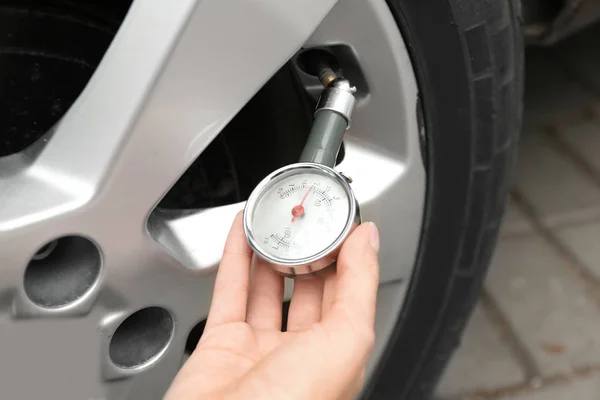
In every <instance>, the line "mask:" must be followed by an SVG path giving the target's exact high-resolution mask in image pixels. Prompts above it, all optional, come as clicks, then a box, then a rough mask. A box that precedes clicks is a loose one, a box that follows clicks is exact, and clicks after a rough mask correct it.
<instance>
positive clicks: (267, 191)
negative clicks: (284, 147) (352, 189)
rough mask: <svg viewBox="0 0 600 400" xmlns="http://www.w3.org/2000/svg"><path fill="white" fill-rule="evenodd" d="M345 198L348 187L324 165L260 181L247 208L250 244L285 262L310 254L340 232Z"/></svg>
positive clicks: (343, 224)
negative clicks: (257, 191) (253, 243)
mask: <svg viewBox="0 0 600 400" xmlns="http://www.w3.org/2000/svg"><path fill="white" fill-rule="evenodd" d="M350 204H351V199H350V195H349V193H348V189H347V188H346V187H345V186H344V185H342V183H341V182H339V180H338V179H336V177H334V176H332V175H331V174H329V173H327V172H326V171H322V170H319V169H317V168H314V169H313V168H299V169H297V170H296V169H291V170H289V171H285V172H283V173H282V174H281V175H279V176H277V177H276V178H274V179H272V180H270V181H269V182H268V183H267V184H266V185H265V186H264V187H263V189H262V190H261V192H260V193H259V194H258V197H257V198H256V201H255V203H254V206H253V207H252V209H251V210H248V211H249V212H250V213H251V214H250V221H251V225H252V234H253V236H254V239H255V246H258V247H259V250H260V252H261V253H263V254H264V255H267V256H270V257H271V258H274V259H280V260H284V261H285V262H294V261H295V260H303V259H307V258H310V257H314V256H315V255H317V254H319V253H321V252H323V251H325V250H327V249H328V248H329V247H330V246H331V245H332V244H333V243H335V242H336V240H337V239H338V238H339V236H340V235H341V234H343V233H344V230H345V228H346V226H347V224H348V220H349V214H350V208H351V206H350ZM248 211H247V212H248Z"/></svg>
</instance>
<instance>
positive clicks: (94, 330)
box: [0, 0, 425, 399]
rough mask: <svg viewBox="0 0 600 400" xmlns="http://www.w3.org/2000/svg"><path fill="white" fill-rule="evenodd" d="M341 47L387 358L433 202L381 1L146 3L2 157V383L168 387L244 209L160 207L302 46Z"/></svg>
mask: <svg viewBox="0 0 600 400" xmlns="http://www.w3.org/2000/svg"><path fill="white" fill-rule="evenodd" d="M339 43H343V44H347V45H349V46H350V47H351V48H352V49H353V51H354V52H355V54H356V57H357V59H358V61H359V64H360V66H361V68H362V70H363V73H364V75H365V77H366V79H367V81H368V84H369V93H368V96H366V97H364V98H362V99H361V100H360V102H359V104H358V107H357V110H356V113H355V116H354V120H353V125H352V128H351V130H350V131H349V134H348V137H347V139H346V141H345V146H346V155H345V158H344V161H343V162H342V163H341V164H340V165H339V166H338V170H340V171H343V172H344V173H345V174H346V175H348V176H351V177H352V178H353V180H354V183H353V185H352V186H353V188H354V190H355V193H356V196H357V198H358V200H359V201H360V203H361V210H362V212H363V215H364V217H365V219H368V220H373V221H375V222H377V223H378V225H379V227H380V230H381V236H382V251H381V266H382V271H381V283H382V286H381V289H380V294H379V299H378V301H379V303H378V315H377V343H376V349H375V352H374V354H373V357H372V360H371V367H372V366H373V365H374V363H376V362H377V360H378V359H379V357H380V355H381V352H382V350H383V348H384V346H385V343H386V342H387V339H388V335H389V332H390V331H391V328H392V327H393V324H394V323H395V319H396V318H397V316H398V314H399V311H400V309H401V307H402V303H403V299H404V289H405V288H406V286H407V284H408V281H409V280H410V277H411V273H412V268H413V263H414V259H415V255H416V252H417V247H418V240H419V235H420V230H421V223H422V213H423V205H424V197H425V172H424V168H423V160H422V158H421V153H420V145H419V125H418V121H417V103H418V102H417V85H416V80H415V77H414V73H413V71H412V67H411V63H410V59H409V57H408V54H407V51H406V47H405V45H404V43H403V41H402V38H401V35H400V34H399V30H398V27H397V26H396V24H395V22H394V20H393V17H392V15H391V13H390V11H389V9H388V8H387V5H386V4H385V1H384V0H368V1H367V0H339V1H336V0H288V1H285V2H281V1H278V0H266V1H262V2H249V1H240V0H231V1H227V2H224V1H220V0H205V1H202V2H199V1H197V0H179V1H177V2H167V1H162V0H144V1H136V2H134V3H133V5H132V7H131V9H130V10H129V13H128V15H127V17H126V19H125V21H124V22H123V24H122V26H121V28H120V30H119V32H118V34H117V36H116V37H115V39H114V41H113V43H112V44H111V46H110V48H109V50H108V52H107V53H106V55H105V56H104V59H103V61H102V62H101V64H100V66H99V67H98V68H97V70H96V72H95V73H94V76H93V78H92V79H91V81H90V82H89V84H88V85H87V87H86V88H85V90H84V91H83V93H82V94H81V95H80V97H79V98H78V100H77V101H76V102H75V104H74V105H73V106H72V107H71V109H70V110H69V111H68V112H67V114H66V115H65V116H64V117H63V118H62V120H61V121H60V122H59V124H57V126H56V127H55V129H53V130H52V132H49V133H48V134H47V135H45V136H44V137H43V138H42V139H41V140H40V141H38V142H37V143H36V144H34V145H33V146H32V147H31V148H29V149H27V150H25V151H24V152H22V153H19V154H15V155H12V156H8V157H4V158H0V193H2V195H1V197H0V253H1V254H2V256H3V262H2V265H1V266H0V307H1V310H2V314H1V315H2V319H1V320H0V321H1V322H0V323H1V324H2V326H1V327H0V332H1V339H0V354H2V360H3V361H2V362H0V363H2V365H3V370H4V371H10V372H8V373H6V372H4V373H3V374H1V378H0V387H2V391H3V394H4V395H5V396H7V397H9V398H38V397H43V396H45V395H47V394H48V393H51V395H52V397H53V398H64V399H70V398H73V399H75V398H87V399H104V398H107V399H124V398H133V399H138V398H145V399H146V398H147V399H150V398H160V396H162V390H164V389H165V388H166V387H167V386H168V384H169V382H170V380H171V379H172V377H173V375H174V374H175V373H176V371H177V369H178V368H179V367H180V365H181V362H182V358H183V354H184V346H185V342H186V338H187V335H188V333H189V331H190V330H191V329H192V327H193V326H194V325H195V324H196V323H197V322H198V321H201V320H202V319H204V318H205V317H206V315H207V312H208V307H209V305H210V298H211V294H212V285H213V279H214V273H215V270H216V267H217V264H218V261H219V258H220V253H221V251H222V248H223V243H224V239H225V236H226V233H227V231H228V229H229V225H230V223H231V221H232V220H233V217H234V215H235V213H236V212H237V211H238V210H240V209H241V208H242V206H243V204H233V205H228V206H223V207H218V208H213V209H206V210H200V211H195V212H189V211H187V212H175V211H172V212H164V211H159V210H154V208H155V206H156V204H157V203H158V201H159V200H160V199H161V198H162V196H163V195H164V194H165V193H166V192H167V191H168V190H169V188H170V187H171V186H172V185H173V184H174V183H175V182H176V180H177V179H178V178H179V176H181V174H183V172H184V171H185V170H186V168H187V167H188V166H189V165H190V164H191V163H192V162H193V160H194V159H196V157H198V155H199V154H200V153H201V152H202V151H203V150H204V149H205V148H206V146H207V145H208V144H209V143H210V142H211V141H212V140H213V139H214V138H215V137H216V135H217V134H218V133H219V132H220V131H221V129H222V128H223V127H224V126H225V125H226V124H227V123H228V122H229V121H230V120H231V119H232V118H233V117H234V116H235V115H236V113H237V112H238V111H239V110H240V109H241V108H242V107H243V106H244V104H246V103H247V102H248V100H249V99H250V98H251V97H252V96H253V95H254V94H255V93H256V92H257V90H258V89H259V88H260V87H261V86H262V85H263V84H264V83H265V82H266V81H267V80H268V79H269V78H270V77H271V76H272V75H273V74H274V73H275V71H277V69H278V68H279V67H281V66H282V65H283V64H284V63H285V62H287V61H288V60H289V59H290V57H292V56H293V55H294V53H295V52H296V51H297V50H298V49H299V48H300V47H301V46H304V47H312V46H322V45H331V44H339ZM240 66H241V68H240ZM240 71H243V73H240ZM55 240H57V242H56V245H55V244H52V247H55V249H54V250H53V251H52V253H49V254H44V257H40V254H42V253H45V252H46V250H47V248H48V247H46V245H47V244H49V243H54V241H55ZM36 254H37V257H36V256H35V255H36ZM290 293H291V292H290V290H289V288H288V290H287V291H286V295H287V296H288V297H289V294H290ZM25 380H27V381H29V382H35V384H24V381H25Z"/></svg>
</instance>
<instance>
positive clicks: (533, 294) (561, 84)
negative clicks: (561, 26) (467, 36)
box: [436, 26, 600, 400]
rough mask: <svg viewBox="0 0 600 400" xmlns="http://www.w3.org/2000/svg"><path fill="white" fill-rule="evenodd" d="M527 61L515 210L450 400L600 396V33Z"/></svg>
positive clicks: (443, 393) (535, 52)
mask: <svg viewBox="0 0 600 400" xmlns="http://www.w3.org/2000/svg"><path fill="white" fill-rule="evenodd" d="M526 61H527V68H526V80H527V84H526V95H525V103H526V105H525V115H524V128H523V134H522V138H521V145H520V151H519V161H518V167H517V176H516V180H515V184H514V188H513V191H512V198H511V202H510V204H509V209H508V212H507V215H506V220H505V222H504V225H503V228H502V233H501V237H500V240H499V243H498V248H497V250H496V253H495V256H494V260H493V263H492V265H491V267H490V271H489V274H488V278H487V281H486V285H485V290H484V292H483V294H482V296H481V299H480V301H479V304H478V305H477V308H476V310H475V313H474V315H473V317H472V319H471V321H470V323H469V325H468V327H467V329H466V331H465V335H464V337H463V339H462V342H461V343H462V344H461V347H460V348H459V350H458V351H457V352H456V353H455V356H454V358H453V359H452V360H451V362H450V364H449V366H448V368H447V370H446V373H445V375H444V377H443V379H442V381H441V383H440V386H439V388H438V394H437V397H436V398H437V399H440V400H455V399H460V400H463V399H464V400H467V399H468V400H488V399H489V400H500V399H502V400H564V399H572V400H598V399H600V26H598V27H594V28H591V29H588V30H586V31H584V32H582V33H580V34H578V35H577V36H575V37H573V38H570V39H568V40H566V41H564V42H561V43H560V44H559V45H557V46H555V47H552V48H547V49H536V48H532V49H528V50H527V57H526Z"/></svg>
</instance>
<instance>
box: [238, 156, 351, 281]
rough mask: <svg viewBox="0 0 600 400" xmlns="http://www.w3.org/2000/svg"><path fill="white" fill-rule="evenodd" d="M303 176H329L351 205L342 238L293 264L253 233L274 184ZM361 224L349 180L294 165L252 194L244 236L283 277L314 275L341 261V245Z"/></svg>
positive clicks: (322, 168) (314, 166) (328, 170)
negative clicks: (267, 248) (258, 208)
mask: <svg viewBox="0 0 600 400" xmlns="http://www.w3.org/2000/svg"><path fill="white" fill-rule="evenodd" d="M301 173H317V174H321V175H326V176H328V177H330V178H331V179H333V180H335V181H336V182H337V183H339V184H340V186H341V187H342V189H343V190H344V191H345V194H346V196H347V199H348V202H349V204H348V216H347V220H346V223H345V225H344V229H343V230H342V232H341V233H340V234H339V235H338V237H337V238H336V239H335V241H333V242H332V243H331V244H330V245H329V246H327V247H326V248H325V249H324V250H322V251H320V252H319V253H317V254H314V255H312V256H309V257H305V258H299V259H295V260H290V259H284V258H280V257H277V256H274V255H272V254H269V253H267V252H266V251H264V250H263V249H262V246H261V243H260V242H259V241H258V240H257V238H256V237H255V235H254V231H253V229H252V220H253V216H254V211H255V210H256V206H257V205H258V202H259V201H260V199H261V198H262V196H263V193H264V192H265V191H266V190H268V189H269V188H270V187H271V185H272V184H273V182H277V181H279V180H280V179H282V178H283V177H285V176H287V175H292V174H301ZM359 223H360V213H359V210H358V203H357V201H356V197H355V196H354V192H353V191H352V188H351V187H350V185H349V184H348V181H347V179H346V178H345V177H344V176H342V175H341V174H340V173H339V172H337V171H335V170H334V169H333V168H330V167H328V166H325V165H322V164H317V163H296V164H290V165H286V166H285V167H282V168H280V169H278V170H276V171H274V172H272V173H271V174H269V175H268V176H267V177H266V178H264V179H263V180H262V181H261V182H260V183H259V184H258V185H257V186H256V188H255V189H254V190H253V191H252V194H251V195H250V197H249V198H248V201H247V202H246V207H245V209H244V219H243V225H244V233H245V235H246V239H247V240H248V243H249V244H250V247H251V248H252V250H253V251H254V253H255V254H256V255H257V256H259V257H260V258H261V259H263V260H264V261H266V262H267V263H268V264H269V266H270V267H272V268H273V269H275V270H276V271H278V272H279V273H281V274H283V275H285V276H290V277H297V276H300V275H310V274H314V273H316V272H318V271H320V270H322V269H324V268H326V267H327V266H329V265H331V264H332V263H333V262H334V261H335V259H336V258H337V253H338V252H339V249H340V247H341V245H342V244H343V243H344V241H345V240H346V238H347V237H348V236H349V235H350V233H351V232H352V230H353V229H354V228H355V227H356V226H357V225H358V224H359Z"/></svg>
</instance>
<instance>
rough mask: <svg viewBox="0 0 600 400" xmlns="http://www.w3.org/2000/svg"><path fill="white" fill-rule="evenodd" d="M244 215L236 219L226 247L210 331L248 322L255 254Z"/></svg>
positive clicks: (216, 283) (211, 307)
mask: <svg viewBox="0 0 600 400" xmlns="http://www.w3.org/2000/svg"><path fill="white" fill-rule="evenodd" d="M242 215H243V214H242V213H239V214H238V215H237V216H236V217H235V220H234V221H233V225H232V226H231V230H230V231H229V236H228V237H227V242H226V243H225V249H224V250H223V258H222V259H221V263H220V264H219V270H218V272H217V278H216V280H215V288H214V291H213V298H212V303H211V305H210V311H209V313H208V320H207V321H206V326H207V327H210V326H215V325H220V324H226V323H230V322H238V321H244V320H245V319H246V300H247V298H248V279H249V276H250V261H251V260H252V250H251V249H250V246H248V242H247V241H246V237H245V235H244V230H243V228H242Z"/></svg>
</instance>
